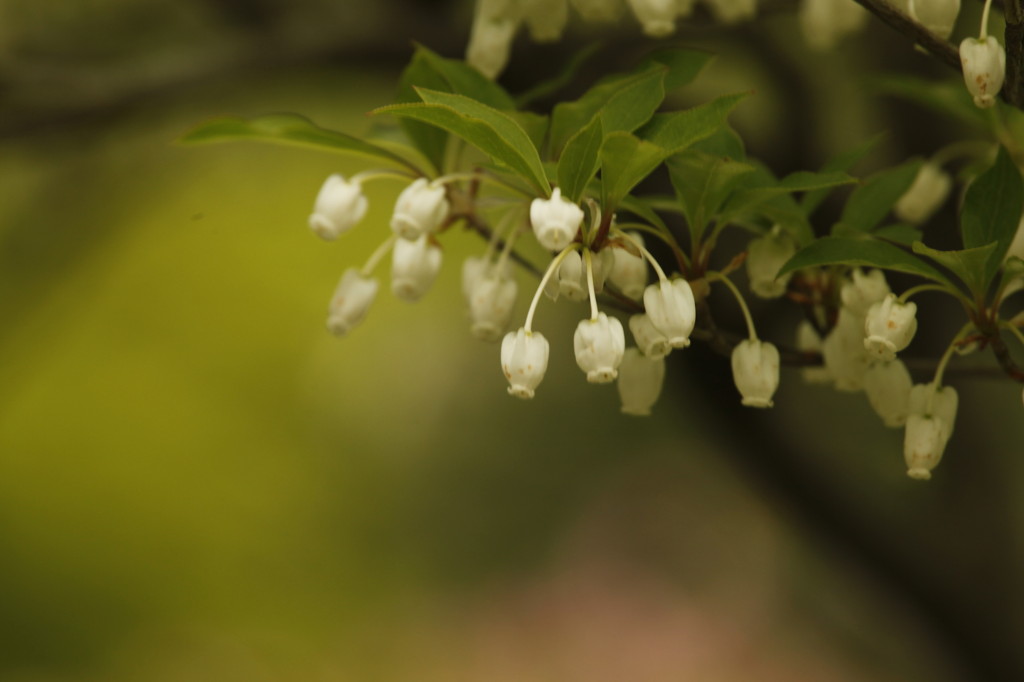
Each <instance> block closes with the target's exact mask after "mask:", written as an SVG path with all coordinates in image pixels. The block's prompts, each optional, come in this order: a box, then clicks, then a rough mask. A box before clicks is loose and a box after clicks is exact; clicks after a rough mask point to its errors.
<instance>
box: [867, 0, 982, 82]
mask: <svg viewBox="0 0 1024 682" xmlns="http://www.w3.org/2000/svg"><path fill="white" fill-rule="evenodd" d="M854 2H856V3H857V4H859V5H860V6H862V7H863V8H864V9H866V10H867V11H869V12H871V13H872V14H874V15H875V16H876V17H878V18H879V19H881V20H882V22H883V23H886V24H888V25H889V27H890V28H893V29H895V30H896V31H898V32H900V33H902V34H903V35H905V36H907V37H908V38H910V39H911V40H913V41H914V43H915V44H917V45H920V46H921V47H923V48H924V49H925V50H927V51H928V52H930V53H931V54H932V55H933V56H934V57H936V58H937V59H938V60H939V61H941V62H942V63H943V64H945V65H946V66H948V67H950V68H951V69H955V70H956V72H957V73H962V72H963V70H962V68H961V66H960V51H959V50H958V49H957V48H956V47H954V46H953V44H952V43H950V42H949V41H946V40H943V39H942V38H940V37H939V36H937V35H935V34H934V33H932V32H931V31H929V30H928V29H927V28H925V27H924V26H922V25H921V24H919V23H917V22H916V21H914V20H913V19H911V18H910V17H909V16H907V15H906V14H904V13H903V12H901V11H899V10H898V9H896V8H895V7H893V6H892V5H890V4H889V3H888V2H886V1H885V0H854Z"/></svg>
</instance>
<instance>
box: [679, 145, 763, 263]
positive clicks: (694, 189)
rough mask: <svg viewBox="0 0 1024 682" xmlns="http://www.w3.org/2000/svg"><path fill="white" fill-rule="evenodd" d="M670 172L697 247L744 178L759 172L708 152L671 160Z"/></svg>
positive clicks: (738, 162)
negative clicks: (711, 221) (724, 203)
mask: <svg viewBox="0 0 1024 682" xmlns="http://www.w3.org/2000/svg"><path fill="white" fill-rule="evenodd" d="M668 169H669V177H670V178H671V180H672V186H673V188H674V189H675V191H676V198H677V199H678V201H679V204H680V206H681V207H682V210H683V215H685V216H686V222H687V224H688V225H689V227H690V234H691V238H692V239H693V240H694V242H695V243H696V242H697V241H699V240H700V238H701V236H702V235H703V233H704V230H705V228H706V227H707V224H708V222H709V221H710V220H711V218H712V216H714V215H715V213H717V212H718V208H719V207H720V206H721V204H722V202H723V201H725V198H726V197H727V196H728V194H729V192H731V191H732V190H733V188H734V187H736V186H737V184H738V183H739V181H740V179H741V178H742V177H743V176H744V175H746V174H748V173H753V172H754V170H755V168H754V167H753V166H751V165H750V164H747V163H744V162H742V161H734V160H732V159H730V158H728V157H723V156H716V155H712V154H707V153H704V152H688V153H686V154H677V155H676V156H673V157H672V158H671V159H669V161H668Z"/></svg>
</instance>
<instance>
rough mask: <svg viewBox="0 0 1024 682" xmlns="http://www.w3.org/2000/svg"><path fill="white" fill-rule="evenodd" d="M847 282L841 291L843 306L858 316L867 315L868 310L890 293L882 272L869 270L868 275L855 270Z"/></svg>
mask: <svg viewBox="0 0 1024 682" xmlns="http://www.w3.org/2000/svg"><path fill="white" fill-rule="evenodd" d="M850 278H851V279H850V281H847V282H845V283H844V284H843V286H842V287H841V288H840V290H839V297H840V298H841V299H842V301H843V306H845V307H846V308H848V309H849V310H850V312H851V313H853V314H854V315H856V316H859V317H863V316H864V315H867V312H868V308H870V307H871V306H872V305H873V304H875V303H877V302H878V301H881V300H882V299H883V298H885V297H886V295H887V294H888V293H889V291H890V289H889V283H888V282H886V281H885V274H884V273H883V272H882V271H881V270H869V271H868V272H867V273H866V274H865V273H864V271H863V270H861V269H860V268H854V269H853V271H852V272H851V273H850Z"/></svg>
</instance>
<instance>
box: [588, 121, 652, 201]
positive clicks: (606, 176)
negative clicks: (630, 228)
mask: <svg viewBox="0 0 1024 682" xmlns="http://www.w3.org/2000/svg"><path fill="white" fill-rule="evenodd" d="M664 160H665V150H664V149H662V148H661V147H658V146H657V145H653V144H651V143H650V142H645V141H644V140H641V139H640V138H638V137H636V136H635V135H632V134H630V133H627V132H623V131H618V132H614V133H612V134H611V135H608V136H607V137H605V140H604V146H603V147H601V169H602V170H601V191H602V203H603V204H604V205H605V210H609V211H610V210H613V209H614V208H615V207H617V206H618V205H619V202H621V201H622V199H623V198H624V197H625V196H626V195H627V194H629V192H630V191H631V190H632V189H633V188H634V187H636V185H637V184H638V183H639V182H640V181H641V180H643V179H644V178H646V177H647V176H648V175H650V174H651V173H652V172H653V171H654V169H655V168H657V167H658V166H660V165H661V163H662V162H663V161H664Z"/></svg>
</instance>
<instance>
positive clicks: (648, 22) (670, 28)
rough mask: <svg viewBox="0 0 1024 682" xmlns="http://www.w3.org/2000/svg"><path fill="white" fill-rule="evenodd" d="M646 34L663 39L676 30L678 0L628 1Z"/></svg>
mask: <svg viewBox="0 0 1024 682" xmlns="http://www.w3.org/2000/svg"><path fill="white" fill-rule="evenodd" d="M627 2H629V6H630V8H631V9H632V10H633V14H635V15H636V18H637V21H639V22H640V25H641V26H643V29H644V33H646V34H647V35H649V36H651V37H652V38H663V37H665V36H667V35H671V34H672V33H674V32H675V30H676V14H677V7H676V0H627Z"/></svg>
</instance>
